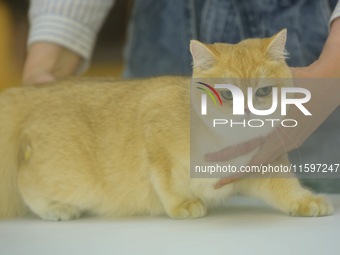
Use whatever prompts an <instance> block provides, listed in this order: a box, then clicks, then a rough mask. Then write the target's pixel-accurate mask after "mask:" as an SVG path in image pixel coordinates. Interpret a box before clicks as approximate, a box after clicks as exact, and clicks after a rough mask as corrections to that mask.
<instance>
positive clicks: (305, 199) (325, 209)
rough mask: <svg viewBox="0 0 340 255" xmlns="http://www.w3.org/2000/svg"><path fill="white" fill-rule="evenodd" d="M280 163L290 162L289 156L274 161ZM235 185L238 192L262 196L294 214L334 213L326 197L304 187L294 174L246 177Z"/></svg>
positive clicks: (319, 214) (275, 163)
mask: <svg viewBox="0 0 340 255" xmlns="http://www.w3.org/2000/svg"><path fill="white" fill-rule="evenodd" d="M280 164H282V165H288V164H289V161H288V158H287V156H282V157H281V158H280V159H278V160H277V161H275V162H273V163H272V165H280ZM282 177H283V178H282ZM234 185H235V186H234V187H235V189H236V191H237V192H239V193H241V194H245V195H249V196H254V197H258V198H261V199H263V200H264V201H266V202H268V203H269V204H271V205H273V206H274V207H276V208H278V209H280V210H281V211H283V212H286V213H288V214H290V215H293V216H326V215H331V214H332V213H333V207H332V204H331V203H330V202H329V201H328V199H327V198H326V197H324V196H322V195H316V194H313V193H312V192H311V191H309V190H308V189H305V188H303V187H302V186H301V184H300V183H299V181H298V179H297V178H295V177H294V176H293V175H291V176H288V175H286V174H284V175H282V174H281V178H279V177H275V178H256V179H255V178H246V179H243V180H240V181H238V182H235V183H234Z"/></svg>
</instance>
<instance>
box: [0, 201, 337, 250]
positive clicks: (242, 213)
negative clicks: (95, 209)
mask: <svg viewBox="0 0 340 255" xmlns="http://www.w3.org/2000/svg"><path fill="white" fill-rule="evenodd" d="M330 198H331V200H332V201H333V202H334V206H335V214H334V215H333V216H329V217H321V218H302V217H290V216H287V215H284V214H282V213H280V212H278V211H276V210H274V209H272V208H270V207H268V206H267V205H265V204H263V203H261V202H258V201H254V200H250V199H246V198H237V199H236V198H234V199H232V200H231V201H230V203H229V205H228V207H226V208H221V209H218V210H215V211H211V212H210V213H209V215H208V216H207V217H205V218H201V219H195V220H173V219H169V218H167V217H166V216H159V217H134V218H121V219H110V220H108V219H105V220H103V219H97V218H82V219H79V220H75V221H68V222H48V221H43V220H40V219H38V218H25V219H15V220H6V221H0V255H19V254H20V255H21V254H23V255H31V254H32V255H57V254H58V255H59V254H63V255H68V254H72V255H78V254H79V255H90V254H91V255H106V254H110V255H112V254H141V255H143V254H148V255H149V254H157V255H162V254H195V255H199V254H202V255H203V254H204V255H210V254H252V255H254V254H261V255H262V254H273V255H281V254H282V255H283V254H284V255H289V254H298V255H305V254H306V255H313V254H318V255H320V254H321V255H333V254H335V255H339V254H340V195H331V196H330Z"/></svg>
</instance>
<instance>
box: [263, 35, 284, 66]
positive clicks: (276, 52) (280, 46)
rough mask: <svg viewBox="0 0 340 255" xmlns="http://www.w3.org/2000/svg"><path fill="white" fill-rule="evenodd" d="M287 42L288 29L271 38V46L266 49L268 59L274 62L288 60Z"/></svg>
mask: <svg viewBox="0 0 340 255" xmlns="http://www.w3.org/2000/svg"><path fill="white" fill-rule="evenodd" d="M286 41H287V29H282V30H281V31H280V32H278V33H277V34H275V35H273V36H272V37H271V38H269V44H268V46H267V48H266V53H267V54H268V57H270V58H271V59H272V60H278V61H280V60H285V59H286V58H287V55H288V53H287V51H286V49H285V47H286Z"/></svg>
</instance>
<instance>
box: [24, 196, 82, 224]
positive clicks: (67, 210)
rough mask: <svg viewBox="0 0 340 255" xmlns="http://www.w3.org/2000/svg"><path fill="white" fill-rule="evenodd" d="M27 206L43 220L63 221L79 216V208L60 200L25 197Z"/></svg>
mask: <svg viewBox="0 0 340 255" xmlns="http://www.w3.org/2000/svg"><path fill="white" fill-rule="evenodd" d="M25 202H26V204H27V205H28V207H29V208H30V209H31V210H32V211H33V212H34V213H35V214H37V215H38V216H39V217H40V218H42V219H44V220H51V221H64V220H74V219H78V218H79V217H80V210H79V209H77V208H76V207H74V206H71V205H68V204H64V203H62V202H53V201H48V200H47V199H44V198H34V199H27V198H26V199H25Z"/></svg>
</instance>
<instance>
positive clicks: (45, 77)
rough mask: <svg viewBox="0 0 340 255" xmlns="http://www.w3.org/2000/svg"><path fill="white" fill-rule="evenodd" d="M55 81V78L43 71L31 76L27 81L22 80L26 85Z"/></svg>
mask: <svg viewBox="0 0 340 255" xmlns="http://www.w3.org/2000/svg"><path fill="white" fill-rule="evenodd" d="M54 81H56V78H55V77H54V76H53V75H52V74H49V73H43V74H38V75H34V76H31V77H30V78H29V79H27V81H25V82H24V84H26V85H34V84H44V83H49V82H54Z"/></svg>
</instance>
